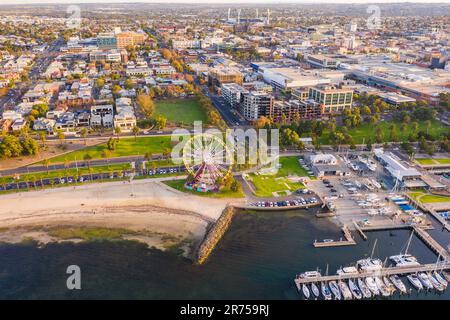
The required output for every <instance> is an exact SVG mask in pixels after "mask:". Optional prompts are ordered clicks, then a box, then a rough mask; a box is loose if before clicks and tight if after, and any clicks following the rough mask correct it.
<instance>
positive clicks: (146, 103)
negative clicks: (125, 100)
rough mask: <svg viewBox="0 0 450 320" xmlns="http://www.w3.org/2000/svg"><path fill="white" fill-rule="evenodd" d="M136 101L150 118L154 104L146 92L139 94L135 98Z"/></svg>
mask: <svg viewBox="0 0 450 320" xmlns="http://www.w3.org/2000/svg"><path fill="white" fill-rule="evenodd" d="M136 103H137V105H138V107H139V109H140V111H141V112H142V113H143V114H144V115H145V117H146V118H151V116H152V115H153V112H154V111H155V104H154V103H153V100H152V98H151V97H150V96H149V95H147V94H139V95H138V96H137V98H136Z"/></svg>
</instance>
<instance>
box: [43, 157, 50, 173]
mask: <svg viewBox="0 0 450 320" xmlns="http://www.w3.org/2000/svg"><path fill="white" fill-rule="evenodd" d="M43 164H44V166H45V167H46V168H47V174H48V173H49V172H48V166H49V165H50V160H48V159H44V161H43Z"/></svg>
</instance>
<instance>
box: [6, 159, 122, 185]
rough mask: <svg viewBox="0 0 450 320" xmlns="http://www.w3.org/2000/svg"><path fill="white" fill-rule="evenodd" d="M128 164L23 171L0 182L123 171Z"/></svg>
mask: <svg viewBox="0 0 450 320" xmlns="http://www.w3.org/2000/svg"><path fill="white" fill-rule="evenodd" d="M129 169H130V164H129V163H123V164H111V165H105V166H91V167H90V168H89V167H81V168H78V173H77V169H76V168H70V169H60V170H51V171H49V172H47V171H40V172H32V173H24V174H21V175H20V176H18V179H17V180H16V179H14V176H5V177H0V183H10V182H14V181H17V182H26V181H32V180H33V179H36V181H39V180H41V179H54V178H64V177H69V176H75V175H78V176H82V175H88V174H96V173H109V172H114V171H123V170H129Z"/></svg>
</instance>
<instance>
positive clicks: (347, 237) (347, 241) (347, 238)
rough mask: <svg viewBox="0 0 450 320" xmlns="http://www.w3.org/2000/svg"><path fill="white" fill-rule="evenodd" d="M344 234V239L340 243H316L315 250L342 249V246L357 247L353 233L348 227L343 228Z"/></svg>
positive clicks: (331, 241) (332, 241)
mask: <svg viewBox="0 0 450 320" xmlns="http://www.w3.org/2000/svg"><path fill="white" fill-rule="evenodd" d="M342 233H343V234H344V239H341V240H339V241H334V240H330V241H325V240H324V241H317V240H316V241H314V243H313V245H314V247H315V248H326V247H341V246H351V245H355V244H356V241H355V240H354V239H353V236H352V234H351V232H350V231H349V230H348V228H347V226H346V225H344V226H343V227H342Z"/></svg>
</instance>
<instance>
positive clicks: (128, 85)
mask: <svg viewBox="0 0 450 320" xmlns="http://www.w3.org/2000/svg"><path fill="white" fill-rule="evenodd" d="M124 86H125V89H127V90H130V89H133V81H131V79H127V80H125V83H124Z"/></svg>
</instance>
